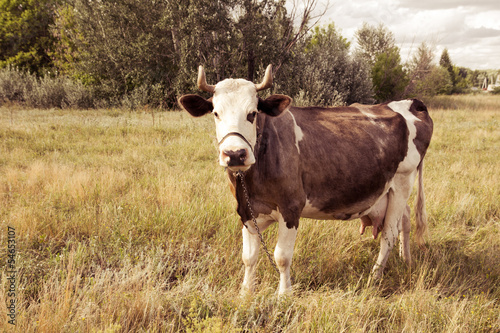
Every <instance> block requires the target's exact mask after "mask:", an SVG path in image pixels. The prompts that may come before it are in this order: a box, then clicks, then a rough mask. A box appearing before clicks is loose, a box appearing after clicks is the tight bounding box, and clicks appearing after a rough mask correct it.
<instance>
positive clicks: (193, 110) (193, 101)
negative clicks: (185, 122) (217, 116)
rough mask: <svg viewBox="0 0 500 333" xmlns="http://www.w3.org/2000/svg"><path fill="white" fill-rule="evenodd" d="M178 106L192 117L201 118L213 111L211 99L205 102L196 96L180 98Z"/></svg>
mask: <svg viewBox="0 0 500 333" xmlns="http://www.w3.org/2000/svg"><path fill="white" fill-rule="evenodd" d="M179 105H180V106H181V107H182V108H183V109H184V110H186V111H187V112H189V113H190V114H191V115H192V116H193V117H201V116H203V115H205V114H207V113H210V112H212V110H213V109H214V105H213V104H212V101H211V99H209V100H206V99H204V98H203V97H201V96H198V95H184V96H182V97H181V98H179Z"/></svg>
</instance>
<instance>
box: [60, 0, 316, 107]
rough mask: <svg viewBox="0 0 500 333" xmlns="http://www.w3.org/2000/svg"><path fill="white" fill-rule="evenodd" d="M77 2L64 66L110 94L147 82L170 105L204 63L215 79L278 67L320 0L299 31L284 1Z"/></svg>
mask: <svg viewBox="0 0 500 333" xmlns="http://www.w3.org/2000/svg"><path fill="white" fill-rule="evenodd" d="M71 1H72V4H71V6H69V7H67V8H68V10H69V12H68V10H67V9H64V10H63V9H61V10H59V11H58V18H57V20H56V28H55V29H54V33H55V34H56V35H57V37H58V41H59V43H58V52H57V54H55V55H54V61H55V62H56V63H57V64H58V66H60V67H61V68H64V69H65V70H70V71H72V72H73V73H72V74H73V76H76V77H79V78H82V79H84V80H85V81H86V82H87V83H90V84H94V85H95V86H96V87H98V88H99V90H100V91H101V94H102V95H103V96H107V97H108V98H110V99H116V98H118V97H119V96H123V95H128V94H131V93H132V91H133V90H134V89H138V88H140V87H142V88H141V89H142V90H143V91H147V94H148V96H149V95H151V94H154V95H166V101H167V104H169V105H173V104H174V103H176V96H178V95H179V94H181V93H186V92H189V91H192V92H195V91H197V89H196V88H195V87H196V81H195V80H196V71H197V67H198V66H199V65H200V64H203V65H205V67H206V73H207V79H208V80H209V81H211V82H218V81H220V80H223V79H225V78H227V77H246V78H247V79H249V80H253V79H254V76H255V74H256V73H258V72H259V70H261V68H262V69H263V68H265V67H266V66H267V65H268V64H270V63H272V64H275V66H274V68H275V72H276V71H277V70H278V69H279V67H280V66H281V64H282V63H284V62H286V61H287V60H286V59H287V58H288V57H289V54H290V52H291V51H292V50H293V47H294V45H295V44H296V43H297V41H298V40H300V39H301V38H302V37H301V36H303V34H304V33H305V32H306V31H307V30H308V29H309V27H310V25H309V21H310V20H311V19H313V18H314V16H313V15H312V10H313V9H314V6H315V3H316V2H317V0H305V5H306V7H305V9H304V10H303V12H302V15H301V21H299V22H301V24H300V27H299V28H298V29H294V28H293V22H294V16H293V15H291V14H288V13H287V10H286V8H285V1H284V0H262V1H256V0H218V1H207V0H192V1H160V2H158V1H156V0H122V1H118V2H111V1H94V0H71ZM74 60H76V62H75V61H74ZM150 87H155V90H156V91H157V92H160V93H158V94H157V93H153V92H152V91H150Z"/></svg>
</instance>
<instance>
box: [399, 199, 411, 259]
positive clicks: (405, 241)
mask: <svg viewBox="0 0 500 333" xmlns="http://www.w3.org/2000/svg"><path fill="white" fill-rule="evenodd" d="M410 214H411V209H410V206H408V205H406V209H405V211H404V213H403V219H402V230H401V232H400V236H399V237H400V240H399V255H400V256H401V257H402V258H403V260H404V261H405V262H406V263H407V264H408V265H410V264H411V254H410V230H411V223H410Z"/></svg>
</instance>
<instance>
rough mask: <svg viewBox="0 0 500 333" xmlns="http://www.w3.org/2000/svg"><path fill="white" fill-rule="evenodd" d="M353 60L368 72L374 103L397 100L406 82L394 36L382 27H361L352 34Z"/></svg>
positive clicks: (366, 25) (382, 25) (365, 25)
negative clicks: (364, 63) (353, 45)
mask: <svg viewBox="0 0 500 333" xmlns="http://www.w3.org/2000/svg"><path fill="white" fill-rule="evenodd" d="M355 37H356V42H357V47H356V50H355V53H356V55H357V57H359V58H360V59H363V60H364V61H365V62H366V63H367V64H368V65H369V68H370V70H371V79H372V83H373V92H374V94H375V99H376V100H378V101H387V100H390V99H396V98H400V97H401V96H402V95H403V91H404V89H405V86H406V84H407V82H408V79H407V77H406V73H405V71H404V70H403V66H402V65H401V57H400V56H399V48H398V47H397V46H396V41H395V38H394V34H393V33H392V32H391V31H390V30H389V29H388V28H387V27H386V26H385V25H384V24H382V23H381V24H379V25H378V26H374V25H370V24H368V23H363V26H362V27H361V28H360V29H359V30H357V31H356V33H355Z"/></svg>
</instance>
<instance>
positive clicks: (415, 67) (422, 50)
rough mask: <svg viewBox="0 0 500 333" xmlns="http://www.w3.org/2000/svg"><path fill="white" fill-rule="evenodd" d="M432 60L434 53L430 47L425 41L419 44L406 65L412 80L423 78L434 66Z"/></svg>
mask: <svg viewBox="0 0 500 333" xmlns="http://www.w3.org/2000/svg"><path fill="white" fill-rule="evenodd" d="M433 60H434V53H433V52H432V49H431V48H430V47H429V46H428V45H427V43H425V42H423V43H422V44H420V46H419V47H418V49H417V52H416V53H415V54H414V55H413V57H412V59H411V61H410V63H409V66H408V67H409V69H410V72H411V74H410V76H411V78H412V80H419V79H423V78H425V76H427V75H428V74H429V73H430V72H431V71H432V69H433V67H434V64H433Z"/></svg>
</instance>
